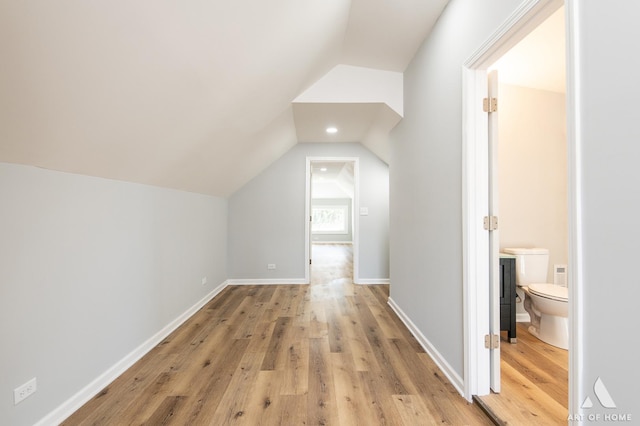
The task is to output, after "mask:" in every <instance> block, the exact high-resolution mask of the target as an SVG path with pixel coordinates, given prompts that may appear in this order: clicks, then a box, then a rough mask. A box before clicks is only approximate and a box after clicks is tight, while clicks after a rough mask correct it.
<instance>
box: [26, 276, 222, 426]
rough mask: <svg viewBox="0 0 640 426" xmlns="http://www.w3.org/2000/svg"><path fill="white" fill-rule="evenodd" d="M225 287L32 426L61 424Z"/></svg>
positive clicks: (219, 288)
mask: <svg viewBox="0 0 640 426" xmlns="http://www.w3.org/2000/svg"><path fill="white" fill-rule="evenodd" d="M227 285H228V282H227V281H225V282H224V283H222V284H220V285H219V286H218V287H216V288H215V289H213V290H212V291H211V292H210V293H209V294H207V295H206V296H205V297H203V298H202V299H201V300H199V301H198V302H197V303H196V304H195V305H193V306H192V307H190V308H189V309H187V310H186V311H185V312H184V313H183V314H181V315H180V316H179V317H177V318H176V319H174V320H173V321H171V322H170V323H169V324H167V325H166V326H165V327H164V328H163V329H162V330H160V331H158V332H157V333H156V334H154V335H153V336H151V337H150V338H149V339H147V341H146V342H144V343H143V344H141V345H140V346H138V347H137V348H136V349H134V350H133V351H132V352H131V353H129V354H128V355H126V356H125V357H124V358H122V359H121V360H120V361H118V362H117V363H116V364H115V365H113V366H112V367H111V368H109V369H108V370H107V371H105V372H104V373H102V374H101V375H100V376H98V377H96V378H95V379H94V380H93V381H92V382H91V383H89V384H88V385H87V386H85V387H84V388H83V389H81V390H80V391H79V392H78V393H76V394H75V395H73V396H72V397H71V398H69V399H68V400H66V401H65V402H63V403H62V405H60V406H59V407H58V408H56V409H55V410H53V411H52V412H50V413H49V414H47V415H46V416H45V417H43V418H42V419H40V421H39V422H37V423H36V424H35V425H34V426H49V425H58V424H60V423H62V422H63V421H64V420H66V419H67V418H68V417H69V416H71V415H72V414H73V413H75V412H76V411H77V410H78V409H79V408H80V407H82V406H83V405H84V404H86V403H87V402H88V401H89V400H90V399H91V398H93V397H94V396H95V395H97V394H98V392H100V391H101V390H102V389H104V388H105V387H107V386H108V385H109V384H110V383H111V382H113V381H114V380H115V379H117V378H118V377H119V376H120V375H121V374H122V373H124V372H125V371H126V370H127V369H128V368H130V367H131V366H132V365H133V364H135V363H136V362H137V361H138V360H140V358H142V357H143V356H144V355H146V354H147V353H148V352H149V351H150V350H151V349H153V348H155V347H156V346H157V345H158V344H159V343H160V342H162V341H163V340H164V339H165V338H166V337H167V336H168V335H169V334H171V333H172V332H173V331H174V330H175V329H177V328H178V327H180V326H181V325H182V324H183V323H184V322H185V321H186V320H188V319H189V318H191V316H193V314H195V313H196V312H198V310H200V308H202V307H203V306H204V305H206V304H207V303H209V301H211V299H213V298H214V297H215V296H217V295H218V294H219V293H220V292H221V291H222V290H224V288H225V287H227Z"/></svg>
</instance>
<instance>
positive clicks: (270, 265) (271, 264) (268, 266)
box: [267, 263, 276, 270]
mask: <svg viewBox="0 0 640 426" xmlns="http://www.w3.org/2000/svg"><path fill="white" fill-rule="evenodd" d="M267 269H269V270H274V269H276V264H275V263H270V264H268V265H267Z"/></svg>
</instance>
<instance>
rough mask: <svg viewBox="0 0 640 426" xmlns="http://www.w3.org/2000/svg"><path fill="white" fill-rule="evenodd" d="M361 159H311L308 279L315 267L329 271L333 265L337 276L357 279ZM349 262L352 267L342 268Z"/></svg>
mask: <svg viewBox="0 0 640 426" xmlns="http://www.w3.org/2000/svg"><path fill="white" fill-rule="evenodd" d="M357 209H358V159H357V158H340V157H309V158H307V197H306V209H305V210H306V216H307V218H308V220H307V227H306V232H305V234H306V240H307V241H306V244H305V246H306V250H307V256H306V258H307V264H306V271H307V272H306V278H307V280H308V281H310V279H311V274H310V271H311V268H312V267H313V265H314V264H315V265H323V266H324V267H325V269H326V267H327V266H330V265H329V263H331V262H339V263H341V265H336V268H335V270H336V271H337V272H336V273H339V274H341V275H345V274H349V276H348V277H347V276H345V277H340V278H348V279H350V280H352V281H356V280H357V263H358V244H357V242H358V238H357V234H358V216H357V215H356V214H355V212H356V211H358V210H357ZM344 262H348V263H349V265H342V263H344Z"/></svg>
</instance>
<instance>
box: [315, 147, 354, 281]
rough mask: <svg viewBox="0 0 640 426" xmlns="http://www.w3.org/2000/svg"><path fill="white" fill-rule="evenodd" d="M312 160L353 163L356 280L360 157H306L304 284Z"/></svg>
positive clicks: (352, 214)
mask: <svg viewBox="0 0 640 426" xmlns="http://www.w3.org/2000/svg"><path fill="white" fill-rule="evenodd" d="M314 161H321V162H331V161H334V162H341V163H349V162H352V163H353V209H352V213H351V216H352V218H353V229H352V240H353V241H352V244H353V281H354V282H356V281H358V278H359V263H360V249H359V247H358V246H359V241H360V215H359V214H357V212H359V211H360V157H307V159H306V176H305V196H304V199H305V207H304V213H305V215H304V221H305V224H304V243H305V244H304V254H305V256H304V258H305V265H304V279H305V283H304V284H309V283H310V282H311V272H310V271H311V268H310V264H309V259H311V232H310V231H311V230H310V228H311V226H310V222H309V217H310V216H311V163H312V162H314Z"/></svg>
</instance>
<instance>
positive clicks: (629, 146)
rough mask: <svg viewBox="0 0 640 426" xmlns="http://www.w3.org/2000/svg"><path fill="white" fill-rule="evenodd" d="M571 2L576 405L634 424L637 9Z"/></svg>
mask: <svg viewBox="0 0 640 426" xmlns="http://www.w3.org/2000/svg"><path fill="white" fill-rule="evenodd" d="M579 3H580V10H581V13H580V14H579V18H580V32H579V34H578V41H579V43H580V46H581V50H580V57H579V61H578V64H577V70H578V72H579V74H580V83H581V87H582V91H581V95H582V97H581V103H580V105H579V106H578V108H577V109H578V113H579V114H580V121H579V124H580V125H579V136H580V143H579V149H580V150H581V154H582V155H581V157H582V164H581V167H580V169H579V172H580V173H581V174H582V191H581V193H580V196H581V200H582V229H581V233H580V237H581V241H582V250H583V256H584V258H583V263H582V287H581V289H580V290H581V298H582V303H583V305H582V307H583V312H582V316H581V317H580V318H578V319H577V320H578V321H580V322H581V324H582V327H583V329H584V335H583V341H582V344H581V346H580V347H579V348H578V350H579V351H580V353H581V356H582V360H583V365H582V371H583V376H582V378H581V379H582V382H581V385H580V388H579V389H578V391H579V392H580V395H576V396H577V398H576V399H577V401H576V402H577V403H578V405H579V404H580V403H581V402H582V400H583V399H584V398H585V397H587V396H589V397H590V398H591V399H592V400H594V404H595V406H594V408H593V409H591V410H585V414H593V413H594V412H595V413H601V414H602V413H607V412H608V413H611V412H617V413H621V414H622V413H633V414H634V416H633V420H634V421H635V422H638V419H640V410H639V409H638V407H639V404H638V383H640V368H638V366H637V363H638V350H637V348H638V347H640V333H638V320H637V318H636V317H635V314H636V312H637V310H638V308H637V306H638V301H639V300H640V279H639V278H638V276H637V275H636V272H635V269H634V266H635V265H637V263H638V255H639V254H640V248H639V247H640V246H639V245H638V244H639V242H640V225H639V223H638V218H640V188H639V185H640V165H639V161H640V143H639V141H640V127H639V126H638V123H640V108H639V107H638V99H640V84H638V69H640V58H639V57H638V55H637V53H636V51H637V49H635V48H634V46H635V45H636V43H635V42H636V41H637V40H639V39H640V26H638V22H637V21H638V16H640V3H638V2H637V1H634V0H621V1H616V2H602V1H595V0H590V1H582V2H579ZM603 105H606V108H603ZM633 348H636V349H633ZM597 377H600V378H601V379H602V381H603V382H604V383H605V385H606V387H607V389H608V390H609V393H610V394H611V396H612V398H613V399H614V401H615V403H616V404H617V409H616V410H607V409H603V408H601V407H599V406H598V405H597V404H598V402H597V400H596V399H595V398H594V396H593V383H594V381H595V380H596V378H597ZM603 423H604V422H603ZM610 423H611V422H609V424H610ZM590 424H591V423H590Z"/></svg>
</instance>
